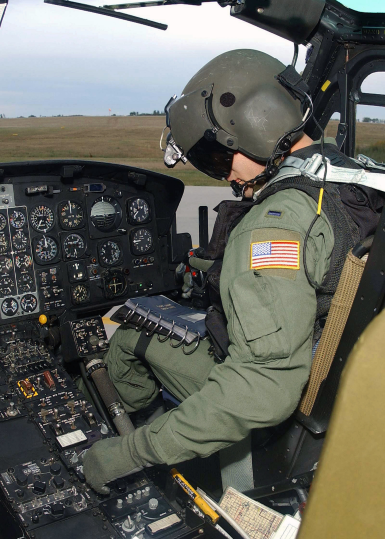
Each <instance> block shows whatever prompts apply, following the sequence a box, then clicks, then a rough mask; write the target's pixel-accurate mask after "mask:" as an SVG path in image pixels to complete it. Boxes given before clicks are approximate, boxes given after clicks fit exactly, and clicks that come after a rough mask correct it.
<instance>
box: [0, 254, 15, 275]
mask: <svg viewBox="0 0 385 539" xmlns="http://www.w3.org/2000/svg"><path fill="white" fill-rule="evenodd" d="M12 268H13V262H12V258H9V257H8V256H2V255H0V273H2V274H4V273H9V272H10V271H11V269H12Z"/></svg>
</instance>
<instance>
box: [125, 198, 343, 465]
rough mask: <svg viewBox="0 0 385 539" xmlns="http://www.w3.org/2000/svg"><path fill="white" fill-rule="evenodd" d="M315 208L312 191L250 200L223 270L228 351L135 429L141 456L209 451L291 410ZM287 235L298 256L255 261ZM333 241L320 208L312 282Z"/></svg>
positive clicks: (299, 376) (308, 325)
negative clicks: (177, 401) (177, 399)
mask: <svg viewBox="0 0 385 539" xmlns="http://www.w3.org/2000/svg"><path fill="white" fill-rule="evenodd" d="M316 211H317V205H316V203H315V202H314V200H313V199H311V198H310V197H309V196H308V195H306V194H305V193H302V192H300V191H297V190H293V189H290V190H286V191H283V192H279V193H277V194H276V195H274V196H272V197H269V198H268V199H266V200H265V201H264V202H262V203H261V204H260V205H258V206H256V207H254V208H253V209H252V210H251V211H250V212H249V214H248V215H247V216H246V217H245V218H244V219H243V220H242V221H241V223H240V224H239V225H238V226H237V227H236V228H235V229H234V231H233V232H232V234H231V236H230V239H229V242H228V245H227V247H226V252H225V258H224V262H223V269H222V273H221V294H222V302H223V307H224V310H225V313H226V316H227V320H228V332H229V339H230V347H229V356H228V357H227V358H226V360H225V362H224V363H222V364H217V365H216V366H215V367H214V368H213V369H212V370H211V372H210V375H209V378H208V380H207V382H206V383H205V385H204V386H203V387H202V389H201V390H200V391H199V392H196V393H194V394H193V395H191V396H190V397H188V398H187V399H186V400H185V401H183V402H182V404H181V405H180V406H179V407H178V408H176V409H174V410H171V411H170V412H168V413H166V414H164V415H163V416H161V417H159V418H158V419H156V420H155V421H154V422H153V423H152V424H151V425H149V426H145V427H142V428H140V429H138V430H137V431H136V432H135V433H134V434H133V436H132V438H131V439H130V445H131V451H134V452H135V454H136V455H140V458H141V459H143V461H148V462H152V463H160V462H166V463H167V464H173V463H177V462H180V461H182V460H186V459H191V458H193V457H195V456H201V457H207V456H209V455H210V454H211V453H213V452H215V451H217V450H219V449H222V448H224V447H227V446H228V445H231V444H232V443H234V442H236V441H238V440H241V439H242V438H244V437H245V436H247V434H248V433H249V431H250V430H251V429H254V428H261V427H268V426H272V425H277V424H279V423H280V422H282V421H283V420H285V419H286V418H287V417H289V416H290V415H291V414H292V413H293V411H294V410H295V408H296V406H297V404H298V401H299V399H300V395H301V392H302V389H303V387H304V385H305V383H306V381H307V379H308V376H309V372H310V366H311V357H312V337H313V327H314V321H315V315H316V307H317V302H316V293H315V288H314V286H312V285H311V284H310V283H309V280H308V278H307V276H306V272H305V268H304V257H303V249H304V240H305V236H306V232H307V230H308V229H309V226H310V223H311V222H312V220H313V218H314V216H315V214H316ZM274 242H278V243H274ZM282 242H283V243H289V244H290V245H297V246H298V260H297V258H296V255H294V259H293V257H292V256H291V257H289V259H290V262H286V258H285V256H287V253H286V251H285V250H283V254H278V255H277V261H278V262H277V264H274V263H273V264H271V261H270V264H269V263H267V266H266V267H264V265H263V263H262V264H261V263H260V262H258V260H257V262H255V261H254V258H255V256H258V254H256V255H255V256H254V254H255V253H258V252H260V249H261V248H262V249H264V248H265V247H266V246H267V247H269V245H268V244H271V245H272V244H273V243H274V246H276V245H278V246H280V245H281V243H282ZM254 244H257V245H258V249H256V250H253V245H254ZM271 245H270V247H271ZM333 245H334V234H333V231H332V229H331V226H330V223H329V221H328V219H327V217H326V216H325V215H324V214H321V216H320V217H319V218H318V219H317V221H316V222H315V224H314V226H313V228H312V230H311V233H310V235H309V238H308V242H307V250H306V255H307V256H306V259H307V260H306V261H307V270H308V274H309V276H310V278H311V279H312V280H313V281H317V282H318V283H321V282H322V280H323V278H324V276H325V275H326V273H327V271H328V269H329V264H330V258H331V253H332V250H333ZM267 247H266V248H267ZM254 251H255V252H254ZM253 253H254V254H253ZM269 256H270V255H269ZM297 262H298V263H297ZM222 283H223V286H222ZM222 289H223V290H222ZM193 360H194V356H192V357H191V361H193Z"/></svg>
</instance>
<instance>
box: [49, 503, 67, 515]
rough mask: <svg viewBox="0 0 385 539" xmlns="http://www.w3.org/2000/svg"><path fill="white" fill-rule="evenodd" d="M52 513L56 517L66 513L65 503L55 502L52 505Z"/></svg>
mask: <svg viewBox="0 0 385 539" xmlns="http://www.w3.org/2000/svg"><path fill="white" fill-rule="evenodd" d="M51 513H52V514H53V515H54V516H55V517H57V516H60V515H64V505H62V504H61V503H54V504H53V505H52V506H51Z"/></svg>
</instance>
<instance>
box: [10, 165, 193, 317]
mask: <svg viewBox="0 0 385 539" xmlns="http://www.w3.org/2000/svg"><path fill="white" fill-rule="evenodd" d="M2 167H3V168H2V169H1V173H0V174H1V175H0V182H1V183H0V187H1V189H0V323H1V321H6V322H7V323H9V322H10V321H14V320H15V321H17V320H18V319H19V318H21V317H23V318H25V317H26V316H29V315H33V316H38V315H39V314H45V315H48V316H50V315H56V316H60V315H62V314H63V313H65V312H67V313H68V312H70V311H72V312H74V313H79V314H83V313H84V312H86V311H87V310H92V309H95V310H97V309H99V308H102V307H103V309H105V310H107V309H108V307H109V306H112V305H113V304H116V303H121V302H123V301H124V298H128V297H133V296H136V295H141V294H153V293H160V292H164V291H167V290H171V289H172V288H175V283H174V279H173V271H172V268H171V267H170V266H169V265H170V248H171V247H172V245H170V243H172V241H173V239H172V237H171V235H170V227H171V225H172V223H173V219H174V216H175V211H176V208H177V206H178V204H179V201H180V199H181V196H182V193H183V184H182V183H181V182H180V181H179V180H176V179H174V178H168V177H165V176H163V175H160V174H156V173H153V172H147V171H137V169H132V168H131V167H125V166H121V165H110V164H105V163H87V162H79V161H77V162H69V161H65V162H60V161H58V162H42V163H38V162H36V163H26V164H9V165H5V166H4V165H2ZM174 239H175V238H174ZM174 247H175V246H174ZM174 250H175V249H174Z"/></svg>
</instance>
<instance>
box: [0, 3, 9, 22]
mask: <svg viewBox="0 0 385 539" xmlns="http://www.w3.org/2000/svg"><path fill="white" fill-rule="evenodd" d="M7 5H8V0H3V1H1V0H0V26H1V23H2V22H3V19H4V13H5V10H6V9H7Z"/></svg>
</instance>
